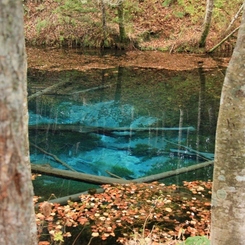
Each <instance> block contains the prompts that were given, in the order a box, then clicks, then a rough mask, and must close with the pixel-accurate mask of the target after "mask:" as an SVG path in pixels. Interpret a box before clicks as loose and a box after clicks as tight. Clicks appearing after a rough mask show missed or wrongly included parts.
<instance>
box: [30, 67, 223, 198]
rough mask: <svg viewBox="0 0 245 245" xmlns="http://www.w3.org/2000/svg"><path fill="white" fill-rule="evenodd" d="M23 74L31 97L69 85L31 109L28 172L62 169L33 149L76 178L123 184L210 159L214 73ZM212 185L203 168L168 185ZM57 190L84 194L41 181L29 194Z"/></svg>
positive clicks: (217, 79) (218, 81)
mask: <svg viewBox="0 0 245 245" xmlns="http://www.w3.org/2000/svg"><path fill="white" fill-rule="evenodd" d="M28 74H29V75H28V90H29V94H33V93H35V92H37V91H39V90H42V89H44V88H46V87H48V86H50V85H52V84H54V83H55V82H56V83H57V82H60V81H63V80H67V81H68V83H66V84H65V85H64V86H61V87H59V88H57V89H56V90H55V91H52V92H49V93H47V94H45V95H42V96H39V97H37V98H35V99H33V100H30V101H29V125H30V131H29V137H30V142H31V144H32V146H31V148H30V157H31V162H32V163H34V164H49V165H51V166H52V167H55V168H60V169H66V168H65V167H64V166H63V165H62V164H60V163H59V162H57V161H55V159H54V158H53V157H51V156H50V155H47V154H44V153H43V152H41V151H40V150H39V149H37V148H36V147H34V146H33V145H37V146H38V147H41V148H42V149H43V150H45V151H46V152H49V153H52V154H54V155H55V156H57V157H58V158H59V159H60V160H62V161H64V162H65V163H67V164H68V165H69V166H70V167H71V168H73V169H75V170H76V171H80V172H83V173H89V174H94V175H103V176H110V175H109V173H108V172H110V173H113V174H116V175H118V176H120V177H122V178H126V179H132V178H138V177H143V176H148V175H151V174H156V173H161V172H166V171H170V170H174V169H177V168H181V167H186V166H190V165H193V164H197V163H199V162H201V161H205V160H207V159H213V153H214V140H215V129H216V120H217V115H218V108H219V96H220V91H221V86H222V82H223V76H222V73H220V71H218V70H202V69H196V70H192V71H169V70H164V69H139V68H137V69H136V68H134V67H131V68H129V67H118V68H116V69H108V70H99V69H94V70H90V71H87V72H78V71H62V72H48V71H47V72H43V71H42V72H41V71H37V70H35V71H34V70H29V73H28ZM57 128H59V130H57ZM192 149H193V150H195V151H192ZM196 151H197V152H199V153H200V154H196ZM211 177H212V169H211V168H206V169H200V170H197V171H194V172H190V173H187V174H184V175H182V177H181V176H178V177H173V178H171V179H168V180H166V181H167V182H170V183H176V182H180V181H181V180H182V179H187V180H192V179H210V178H211ZM57 183H59V187H60V186H62V188H63V189H62V188H59V191H60V192H61V190H62V194H61V195H64V194H65V193H67V194H69V193H70V192H78V190H74V189H73V187H74V186H75V187H78V186H79V187H78V189H79V191H82V190H83V189H86V188H87V185H83V187H81V185H80V184H78V182H74V181H68V182H67V181H65V180H63V179H59V178H54V177H47V176H43V177H42V178H40V179H37V180H36V182H35V181H34V186H36V190H37V189H38V190H40V189H43V186H46V187H47V189H49V190H50V193H52V192H55V187H57ZM52 185H54V186H53V187H51V186H52ZM38 186H39V187H38ZM40 186H42V187H40ZM75 189H76V188H75ZM46 191H47V190H46ZM37 192H38V191H37ZM40 192H42V191H40ZM64 192H65V193H64ZM41 195H43V193H41ZM56 195H59V194H57V191H56Z"/></svg>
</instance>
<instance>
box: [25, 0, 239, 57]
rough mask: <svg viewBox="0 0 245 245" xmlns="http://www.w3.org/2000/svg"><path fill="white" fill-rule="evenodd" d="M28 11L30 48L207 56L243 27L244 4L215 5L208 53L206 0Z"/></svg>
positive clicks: (83, 2)
mask: <svg viewBox="0 0 245 245" xmlns="http://www.w3.org/2000/svg"><path fill="white" fill-rule="evenodd" d="M23 6H24V10H25V32H26V33H25V38H26V43H27V45H28V46H30V45H34V46H37V45H38V46H52V47H86V48H120V49H121V48H126V49H135V48H136V49H140V50H160V51H168V52H203V51H206V50H210V49H211V48H212V47H214V45H216V44H217V43H219V41H221V40H222V39H223V38H224V37H225V36H226V35H228V34H229V33H231V32H232V31H233V30H235V29H236V28H237V27H238V26H239V24H240V12H239V9H240V8H241V6H242V0H229V1H228V0H225V1H223V0H217V1H215V3H214V8H213V14H212V22H211V26H210V30H209V34H208V38H207V41H206V48H205V49H203V48H202V49H199V41H200V37H201V34H202V29H203V23H204V17H205V11H206V1H205V0H201V1H197V0H189V1H188V0H137V1H136V0H133V1H129V0H123V1H122V0H103V1H102V0H101V1H95V0H63V1H62V0H35V1H30V0H25V1H23ZM235 34H236V33H235ZM235 40H236V35H231V37H230V38H229V39H227V40H226V42H224V44H223V46H222V49H221V50H219V51H221V52H223V51H227V50H228V52H229V50H232V49H233V47H234V44H235ZM230 54H231V53H230Z"/></svg>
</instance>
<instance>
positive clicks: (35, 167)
mask: <svg viewBox="0 0 245 245" xmlns="http://www.w3.org/2000/svg"><path fill="white" fill-rule="evenodd" d="M31 170H32V171H33V172H37V173H44V174H48V175H54V176H57V177H62V178H67V179H73V180H80V181H83V182H86V183H92V184H115V183H119V184H126V183H130V181H129V180H125V179H116V178H111V177H105V176H97V175H92V174H84V173H79V172H72V171H69V170H61V169H57V168H52V167H47V165H45V167H44V166H42V165H40V164H31Z"/></svg>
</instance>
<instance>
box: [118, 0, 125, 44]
mask: <svg viewBox="0 0 245 245" xmlns="http://www.w3.org/2000/svg"><path fill="white" fill-rule="evenodd" d="M117 11H118V22H119V38H120V42H121V43H124V42H125V40H126V31H125V26H124V6H123V2H122V3H120V4H119V5H118V7H117Z"/></svg>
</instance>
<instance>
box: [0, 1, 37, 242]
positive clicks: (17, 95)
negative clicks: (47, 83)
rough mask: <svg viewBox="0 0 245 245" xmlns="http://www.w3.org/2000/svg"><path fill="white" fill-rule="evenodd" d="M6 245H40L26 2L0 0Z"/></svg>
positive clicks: (0, 195)
mask: <svg viewBox="0 0 245 245" xmlns="http://www.w3.org/2000/svg"><path fill="white" fill-rule="evenodd" d="M0 20H1V21H0V94H1V96H0V220H1V222H0V244H4V245H20V244H25V245H33V244H36V224H35V215H34V207H33V188H32V182H31V171H30V163H29V146H28V134H27V133H28V125H27V122H28V116H27V99H26V96H27V91H26V55H25V43H24V28H23V8H22V1H21V0H9V1H0Z"/></svg>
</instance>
